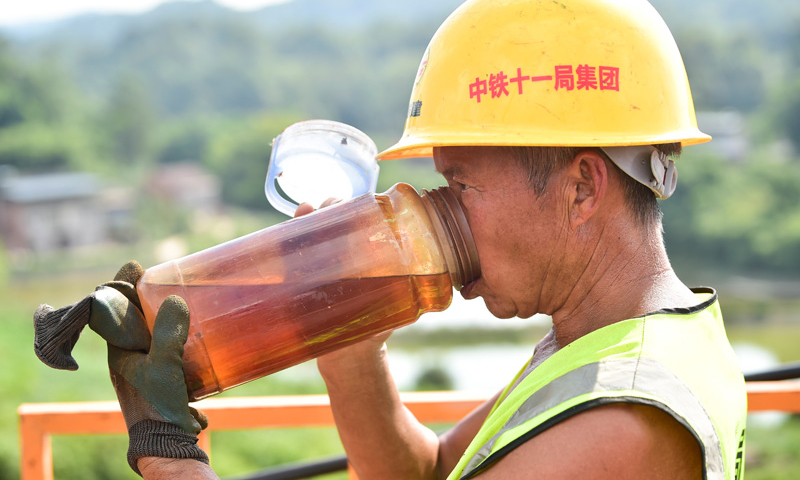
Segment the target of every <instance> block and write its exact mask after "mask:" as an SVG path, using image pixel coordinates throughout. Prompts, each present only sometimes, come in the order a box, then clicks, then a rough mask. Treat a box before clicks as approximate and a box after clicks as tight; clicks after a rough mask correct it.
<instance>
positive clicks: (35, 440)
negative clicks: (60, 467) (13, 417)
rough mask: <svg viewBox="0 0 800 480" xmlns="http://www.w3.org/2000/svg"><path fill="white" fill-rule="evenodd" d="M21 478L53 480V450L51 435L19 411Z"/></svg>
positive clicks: (25, 479) (27, 479) (23, 479)
mask: <svg viewBox="0 0 800 480" xmlns="http://www.w3.org/2000/svg"><path fill="white" fill-rule="evenodd" d="M19 413H20V415H19V436H20V477H21V479H22V480H53V448H52V442H51V441H50V434H49V433H48V432H46V431H45V430H44V429H43V428H42V427H41V426H40V425H39V424H38V422H36V420H35V419H34V418H31V417H26V416H24V415H22V408H20V410H19Z"/></svg>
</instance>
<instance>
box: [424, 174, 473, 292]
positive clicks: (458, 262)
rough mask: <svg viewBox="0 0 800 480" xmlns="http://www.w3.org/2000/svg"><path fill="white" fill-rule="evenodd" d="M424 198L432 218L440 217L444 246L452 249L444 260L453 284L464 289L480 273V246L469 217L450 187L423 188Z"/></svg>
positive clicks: (458, 288) (441, 239) (441, 240)
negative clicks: (477, 244)
mask: <svg viewBox="0 0 800 480" xmlns="http://www.w3.org/2000/svg"><path fill="white" fill-rule="evenodd" d="M422 199H423V200H424V203H425V206H426V208H427V209H428V210H429V214H430V213H431V212H432V213H433V215H430V216H431V217H432V219H433V218H436V219H438V220H439V223H440V224H441V231H440V232H438V233H439V237H440V239H439V241H440V243H443V245H442V247H443V248H445V249H448V248H449V252H445V259H446V261H447V264H448V265H447V266H448V269H449V270H450V279H451V281H452V283H453V287H454V288H455V289H456V290H461V288H462V287H463V286H464V285H466V284H468V283H470V282H472V281H473V280H476V279H477V278H479V277H480V276H481V266H480V261H479V259H478V249H477V247H476V246H475V241H474V239H473V238H472V231H471V230H470V228H469V223H467V217H466V216H465V215H464V210H463V208H462V207H461V204H460V203H459V201H458V198H457V197H456V195H455V193H453V190H452V189H451V188H450V187H439V188H436V189H434V190H425V189H423V190H422ZM442 237H444V238H442ZM447 253H450V255H448V254H447Z"/></svg>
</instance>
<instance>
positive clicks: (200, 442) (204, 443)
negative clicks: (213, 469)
mask: <svg viewBox="0 0 800 480" xmlns="http://www.w3.org/2000/svg"><path fill="white" fill-rule="evenodd" d="M197 446H198V447H200V448H202V449H203V451H204V452H206V455H208V459H209V460H211V432H210V431H209V430H208V429H206V430H203V431H202V432H200V434H199V435H197Z"/></svg>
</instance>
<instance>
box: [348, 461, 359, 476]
mask: <svg viewBox="0 0 800 480" xmlns="http://www.w3.org/2000/svg"><path fill="white" fill-rule="evenodd" d="M347 478H348V480H358V475H356V471H355V470H353V466H352V465H350V464H349V463H348V464H347Z"/></svg>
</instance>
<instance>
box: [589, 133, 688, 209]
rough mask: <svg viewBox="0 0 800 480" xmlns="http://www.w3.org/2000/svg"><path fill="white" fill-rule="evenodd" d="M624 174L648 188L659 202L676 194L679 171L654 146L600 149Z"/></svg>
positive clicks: (673, 163)
mask: <svg viewBox="0 0 800 480" xmlns="http://www.w3.org/2000/svg"><path fill="white" fill-rule="evenodd" d="M600 150H602V151H603V152H604V153H605V154H606V155H608V158H610V159H611V161H613V162H614V163H615V164H616V165H617V166H618V167H619V168H620V169H622V171H623V172H625V173H627V174H628V175H629V176H630V177H631V178H633V179H634V180H636V181H637V182H639V183H641V184H642V185H644V186H646V187H647V188H649V189H650V190H652V191H653V193H654V194H655V195H656V198H658V199H659V200H666V199H668V198H669V197H671V196H672V194H673V193H674V192H675V186H676V185H677V184H678V169H677V167H675V162H673V161H672V160H670V159H669V158H667V156H666V155H665V154H664V153H662V152H661V151H659V150H658V149H657V148H655V147H654V146H652V145H632V146H625V147H600Z"/></svg>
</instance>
